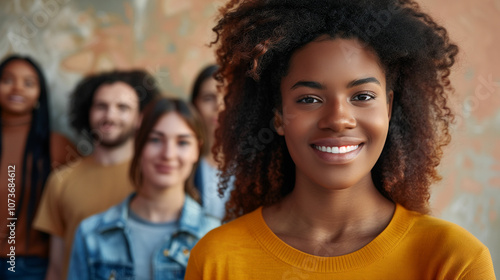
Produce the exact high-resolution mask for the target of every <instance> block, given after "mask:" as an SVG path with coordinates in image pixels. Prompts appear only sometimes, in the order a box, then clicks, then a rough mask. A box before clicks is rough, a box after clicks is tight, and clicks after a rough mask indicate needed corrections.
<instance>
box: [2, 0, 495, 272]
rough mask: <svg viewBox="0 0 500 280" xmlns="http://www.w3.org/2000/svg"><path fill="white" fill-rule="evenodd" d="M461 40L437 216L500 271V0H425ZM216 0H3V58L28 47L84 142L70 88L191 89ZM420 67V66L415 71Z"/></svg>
mask: <svg viewBox="0 0 500 280" xmlns="http://www.w3.org/2000/svg"><path fill="white" fill-rule="evenodd" d="M418 2H419V3H420V4H421V6H422V7H423V8H424V10H425V11H427V12H429V13H430V14H431V15H432V16H433V17H434V18H435V19H436V20H437V21H438V22H439V23H440V24H442V25H444V26H445V27H446V28H447V29H448V31H449V33H450V37H451V38H452V40H453V41H454V42H455V43H457V44H458V45H459V47H460V50H461V52H460V55H459V60H458V62H457V64H456V66H455V68H454V72H453V73H452V83H453V85H454V87H455V91H456V92H455V99H454V102H453V107H454V109H455V112H456V113H457V122H456V124H455V125H454V127H453V132H452V133H453V140H452V142H451V144H450V145H449V146H448V147H447V149H446V150H445V157H444V159H443V161H442V164H441V167H440V171H441V174H442V175H443V180H442V181H441V182H440V183H439V184H437V185H436V186H434V188H433V196H432V199H431V201H432V209H433V214H434V215H435V216H438V217H441V218H443V219H446V220H449V221H452V222H454V223H457V224H459V225H461V226H462V227H464V228H466V229H467V230H468V231H470V232H471V233H473V234H474V235H475V236H476V237H477V238H478V239H480V240H481V241H482V242H483V243H485V244H486V245H487V246H488V247H489V249H490V252H491V254H492V257H493V262H494V265H495V268H496V273H497V278H500V51H499V46H500V36H499V33H498V29H499V28H500V0H478V1H468V0H418ZM222 3H224V1H222V0H219V1H209V0H123V1H103V0H86V1H83V0H82V1H79V0H9V1H1V3H0V59H3V58H4V57H5V56H6V55H8V54H11V53H20V54H24V55H30V56H32V57H33V58H34V59H35V60H37V61H38V62H39V63H40V65H41V66H42V68H43V69H44V71H45V75H46V78H47V80H48V84H49V89H50V91H49V93H50V96H49V97H50V104H51V108H52V110H51V120H52V127H53V130H55V131H59V132H62V133H63V134H66V135H67V136H68V137H70V138H72V139H73V141H74V142H75V143H76V144H77V143H78V141H79V140H78V139H75V137H74V135H73V133H72V132H71V131H70V130H69V128H68V124H67V117H66V116H67V110H68V106H67V103H68V96H69V94H70V92H71V90H72V89H73V87H74V86H75V85H76V83H77V82H78V81H79V80H80V79H81V78H82V77H83V76H85V75H87V74H89V73H95V72H99V71H103V70H111V69H115V68H118V69H131V68H144V69H146V70H147V71H148V72H150V73H151V74H153V75H154V76H155V77H156V79H157V80H158V82H159V84H160V87H161V88H162V90H163V91H164V92H165V94H166V95H168V96H175V97H180V98H183V99H187V98H188V94H189V92H190V90H191V83H192V82H193V79H194V77H195V75H196V74H197V72H198V71H199V70H200V69H201V68H202V67H203V66H205V65H207V64H209V63H212V62H214V61H215V59H214V55H213V49H211V48H209V47H208V43H209V42H210V41H211V40H213V39H214V38H215V37H214V35H213V33H212V31H211V28H212V26H213V25H214V23H215V19H216V16H217V10H218V7H219V6H220V5H222ZM415 74H416V75H418V73H415Z"/></svg>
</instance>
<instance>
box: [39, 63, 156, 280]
mask: <svg viewBox="0 0 500 280" xmlns="http://www.w3.org/2000/svg"><path fill="white" fill-rule="evenodd" d="M158 94H159V91H158V89H157V88H156V83H155V81H154V78H153V77H152V76H150V75H149V74H148V73H146V72H145V71H142V70H133V71H112V72H107V73H101V74H96V75H92V76H89V77H87V78H85V79H84V80H83V81H81V82H80V83H79V84H78V86H77V87H76V89H75V91H74V92H73V94H72V96H71V104H70V107H71V110H70V112H71V113H70V124H71V126H72V127H73V128H74V129H75V130H76V131H77V132H78V133H80V134H81V135H82V136H85V137H88V141H89V144H92V146H93V152H92V154H91V155H89V156H87V157H85V158H82V159H81V160H80V161H78V162H75V163H73V164H71V166H68V167H66V168H62V169H60V170H58V171H56V172H54V173H53V174H51V176H50V177H49V179H48V181H47V186H46V188H45V191H44V194H43V196H42V200H41V203H40V207H39V211H38V213H37V217H36V219H35V227H36V228H37V229H39V230H41V231H44V232H46V233H48V234H50V235H51V239H50V253H49V255H50V260H49V268H48V271H47V279H50V280H53V279H54V280H57V279H64V278H65V276H66V274H67V265H68V262H69V255H70V253H71V244H72V241H73V236H74V234H75V231H76V228H77V226H78V224H79V223H80V222H81V221H82V220H83V219H85V218H87V217H89V216H91V215H93V214H96V213H99V212H101V211H104V210H106V209H108V208H109V207H111V206H112V205H115V204H117V203H119V202H120V201H122V200H123V199H124V198H125V197H126V196H127V195H129V194H130V192H131V191H132V190H133V188H132V184H131V182H130V180H129V179H128V176H127V173H128V169H129V166H130V159H131V158H132V154H133V135H134V134H135V132H136V129H137V128H138V127H139V123H140V112H141V110H142V109H143V108H144V106H145V105H146V104H147V103H148V102H150V101H151V100H152V99H153V98H154V97H155V96H157V95H158Z"/></svg>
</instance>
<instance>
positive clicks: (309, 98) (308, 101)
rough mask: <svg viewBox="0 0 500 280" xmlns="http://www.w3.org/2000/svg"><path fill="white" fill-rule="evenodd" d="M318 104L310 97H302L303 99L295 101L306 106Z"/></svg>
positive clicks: (316, 100)
mask: <svg viewBox="0 0 500 280" xmlns="http://www.w3.org/2000/svg"><path fill="white" fill-rule="evenodd" d="M318 102H319V100H318V99H316V98H314V97H312V96H307V97H304V98H301V99H299V100H297V103H307V104H311V103H318Z"/></svg>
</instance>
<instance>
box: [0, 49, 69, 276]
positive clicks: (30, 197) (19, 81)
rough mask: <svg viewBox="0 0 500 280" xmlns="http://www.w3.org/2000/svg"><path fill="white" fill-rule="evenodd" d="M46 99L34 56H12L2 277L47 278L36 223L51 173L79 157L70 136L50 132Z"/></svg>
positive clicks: (2, 105)
mask: <svg viewBox="0 0 500 280" xmlns="http://www.w3.org/2000/svg"><path fill="white" fill-rule="evenodd" d="M47 95H48V91H47V84H46V81H45V78H44V75H43V73H42V70H41V68H40V67H39V66H38V65H37V63H36V62H35V61H33V60H32V59H31V58H29V57H22V56H18V55H12V56H9V57H8V58H6V59H4V60H3V62H2V63H1V64H0V120H1V124H2V128H1V130H0V135H1V137H0V147H1V149H0V153H1V161H0V166H1V169H0V185H1V186H2V187H1V188H0V198H1V199H2V200H5V202H7V203H8V205H7V204H6V206H5V207H3V209H0V221H1V224H2V226H1V228H0V233H1V235H0V248H1V250H0V252H1V254H2V259H1V262H2V265H1V267H2V268H5V269H2V271H1V272H0V275H2V276H3V277H0V278H2V279H14V278H15V279H25V278H23V277H26V279H43V277H44V276H45V269H46V264H47V252H48V239H47V236H46V235H45V234H43V233H41V232H39V231H36V230H34V229H33V227H32V222H33V219H34V216H35V211H36V209H37V206H38V202H39V200H40V196H41V194H42V190H43V187H44V184H45V181H46V179H47V176H48V174H49V172H50V171H51V169H52V168H53V167H55V166H56V165H59V164H63V163H65V162H66V161H68V160H70V159H71V157H70V156H67V155H70V154H71V153H73V155H75V154H76V151H75V150H74V148H73V146H72V145H71V144H70V142H69V141H68V140H67V139H66V138H65V137H63V136H62V135H60V134H56V133H52V132H51V131H50V125H49V105H48V96H47ZM7 206H8V207H7ZM5 223H7V226H6V225H5ZM8 226H9V227H8ZM13 254H15V256H13ZM9 262H10V263H9ZM9 267H15V268H13V269H11V270H8V268H9ZM13 270H15V273H13V272H12V271H13Z"/></svg>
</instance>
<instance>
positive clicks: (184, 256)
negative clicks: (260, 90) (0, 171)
mask: <svg viewBox="0 0 500 280" xmlns="http://www.w3.org/2000/svg"><path fill="white" fill-rule="evenodd" d="M142 123H143V125H142V126H141V127H140V129H139V131H138V133H137V135H136V138H135V144H134V145H135V147H134V157H133V158H132V164H131V167H130V177H131V179H132V182H133V183H134V185H135V187H136V192H135V193H134V194H132V195H131V196H129V197H128V198H127V199H126V200H125V201H124V202H123V203H121V204H119V205H117V206H114V207H112V208H110V209H109V210H107V211H106V212H103V213H100V214H97V215H94V216H91V217H90V218H88V219H86V220H84V221H83V222H82V223H81V224H80V226H79V228H78V231H77V233H76V235H75V241H74V243H73V251H72V254H71V261H70V267H69V274H68V279H123V278H127V277H131V278H133V279H184V273H185V268H186V265H187V261H188V257H189V254H190V250H191V248H192V247H193V246H194V245H195V244H196V242H197V241H198V240H199V239H200V238H201V237H202V236H203V235H204V234H205V233H206V232H208V231H209V230H211V229H212V228H214V227H217V226H218V225H220V221H219V220H217V219H215V218H213V217H209V216H206V215H205V214H204V212H203V210H202V208H201V206H200V204H199V194H198V192H197V190H196V188H195V186H194V184H193V176H194V175H193V174H194V170H195V166H196V165H197V163H198V160H199V158H200V154H202V152H203V150H204V149H206V147H205V145H204V142H203V139H204V138H203V136H204V129H203V124H202V122H201V120H200V118H199V117H198V115H197V113H196V111H195V110H194V109H193V108H192V107H191V106H190V105H188V104H187V103H185V102H183V101H181V100H170V99H165V98H162V99H158V100H156V101H154V102H152V104H150V105H149V107H148V108H146V109H145V112H144V116H143V122H142ZM127 279H128V278H127Z"/></svg>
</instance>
